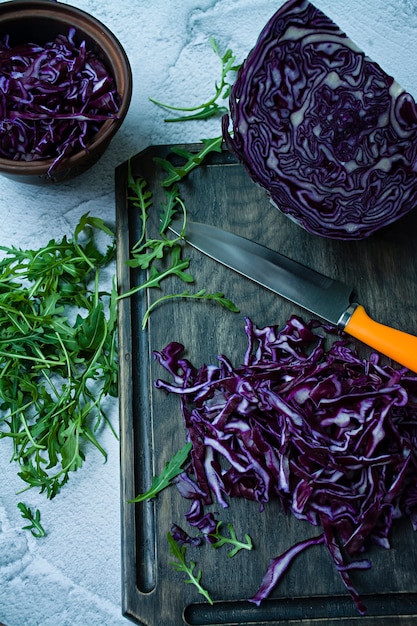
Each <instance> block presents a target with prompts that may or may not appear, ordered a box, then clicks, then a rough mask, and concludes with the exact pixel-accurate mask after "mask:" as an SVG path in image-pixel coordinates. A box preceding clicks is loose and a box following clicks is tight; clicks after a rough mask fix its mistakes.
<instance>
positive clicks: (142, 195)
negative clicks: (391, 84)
mask: <svg viewBox="0 0 417 626" xmlns="http://www.w3.org/2000/svg"><path fill="white" fill-rule="evenodd" d="M182 154H183V152H182ZM190 154H191V153H190ZM167 163H168V161H167ZM129 165H130V164H129ZM128 181H129V182H128V184H129V189H130V191H131V193H132V194H133V195H131V196H129V197H130V200H131V201H132V203H133V205H134V206H135V207H137V208H138V209H139V211H140V218H141V223H142V229H141V234H140V237H139V239H138V241H137V242H136V243H135V245H134V246H133V247H132V249H131V254H130V258H129V259H128V260H127V261H126V264H127V265H128V266H129V267H131V268H138V269H141V270H148V276H147V279H146V280H144V281H143V282H141V283H140V284H138V285H136V286H135V287H132V288H131V289H129V290H128V291H125V292H124V293H121V294H120V295H118V296H117V300H121V299H122V298H128V297H130V296H132V295H133V294H135V293H138V292H140V291H144V290H146V289H151V288H158V289H160V288H161V283H162V281H163V280H164V279H166V278H168V277H170V276H176V277H177V278H179V279H180V280H182V281H183V282H185V283H192V282H194V278H193V276H192V275H191V274H190V273H188V272H187V271H186V270H187V269H188V268H189V265H190V259H183V258H182V252H183V247H182V245H181V241H182V238H183V236H184V233H185V231H186V224H187V211H186V207H185V204H184V202H183V200H182V198H181V197H180V193H179V188H178V185H177V184H173V186H171V187H170V189H165V200H164V202H162V204H161V207H160V219H159V223H160V228H159V234H160V237H159V238H156V239H152V238H149V237H147V236H146V232H147V223H148V219H149V210H150V208H151V206H152V194H151V192H149V190H148V187H147V183H146V181H145V180H144V179H143V178H141V177H138V178H137V179H135V178H134V177H133V176H132V173H131V170H130V167H129V171H128ZM178 212H180V213H181V215H182V220H183V227H182V230H181V233H180V234H179V236H178V237H173V238H169V237H168V236H167V235H166V232H167V230H168V227H169V225H170V223H171V222H172V220H173V218H174V217H176V216H177V214H178ZM158 261H161V262H162V261H163V263H162V268H161V269H158V267H157V265H156V263H157V262H158ZM174 298H193V299H200V300H212V301H213V302H217V303H218V304H220V305H221V306H224V307H225V308H226V309H228V310H229V311H233V312H234V313H237V312H239V309H238V308H237V307H236V306H235V305H234V304H233V302H232V301H231V300H229V299H228V298H225V296H224V294H222V293H219V292H217V293H207V292H206V290H205V289H200V290H199V291H198V292H197V293H194V294H193V293H191V292H190V291H189V290H188V289H187V290H185V291H183V292H181V293H177V294H168V295H164V296H162V297H160V298H158V299H157V300H156V301H154V302H153V303H152V304H150V306H149V307H148V309H147V311H146V312H145V314H144V316H143V319H142V328H145V327H146V324H147V322H148V319H149V316H150V314H151V312H152V311H153V310H154V309H155V308H156V307H157V306H158V305H160V304H161V303H163V302H165V301H167V300H172V299H174Z"/></svg>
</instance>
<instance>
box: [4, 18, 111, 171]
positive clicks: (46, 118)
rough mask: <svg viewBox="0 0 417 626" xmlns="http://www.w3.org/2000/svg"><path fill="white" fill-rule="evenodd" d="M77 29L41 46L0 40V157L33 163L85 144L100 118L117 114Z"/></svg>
mask: <svg viewBox="0 0 417 626" xmlns="http://www.w3.org/2000/svg"><path fill="white" fill-rule="evenodd" d="M75 37H76V30H75V28H71V29H70V30H69V33H68V36H65V35H59V36H58V37H56V39H55V40H54V41H51V42H48V43H46V44H45V45H38V44H34V43H27V44H17V45H13V46H11V45H10V43H9V37H8V36H6V37H5V38H4V39H3V40H2V41H1V42H0V67H1V72H0V120H1V121H0V156H1V157H2V158H6V159H13V160H22V161H34V160H39V159H54V161H53V165H52V167H51V170H52V169H56V168H57V166H58V165H59V164H60V163H61V161H62V160H63V158H64V157H66V156H69V155H71V154H73V153H76V152H78V151H80V150H82V149H84V148H86V147H87V143H88V142H89V141H90V140H91V139H92V137H93V136H94V135H95V134H96V133H97V131H98V129H99V128H100V126H101V125H102V124H103V122H104V121H106V120H108V119H110V118H115V117H117V112H118V110H119V96H118V94H117V91H116V88H115V84H114V80H113V78H112V76H111V75H110V74H109V72H108V71H107V69H106V67H105V66H104V64H103V63H102V61H101V60H100V59H99V58H98V57H97V56H96V55H95V54H94V53H93V52H92V51H90V50H87V48H86V44H85V41H82V42H81V44H80V45H77V44H76V43H75Z"/></svg>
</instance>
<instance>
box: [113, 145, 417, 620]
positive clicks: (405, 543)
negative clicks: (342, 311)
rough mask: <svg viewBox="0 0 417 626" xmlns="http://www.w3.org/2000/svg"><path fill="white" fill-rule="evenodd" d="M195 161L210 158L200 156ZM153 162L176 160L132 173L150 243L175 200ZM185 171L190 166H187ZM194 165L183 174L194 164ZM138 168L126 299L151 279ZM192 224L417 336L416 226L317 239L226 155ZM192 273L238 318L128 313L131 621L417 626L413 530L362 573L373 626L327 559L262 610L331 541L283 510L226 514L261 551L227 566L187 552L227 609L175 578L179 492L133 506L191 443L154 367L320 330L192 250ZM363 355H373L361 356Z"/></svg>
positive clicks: (126, 235) (124, 491) (220, 558)
mask: <svg viewBox="0 0 417 626" xmlns="http://www.w3.org/2000/svg"><path fill="white" fill-rule="evenodd" d="M183 147H186V148H187V149H188V150H189V151H197V150H198V149H199V147H200V146H198V145H187V146H183ZM154 157H162V158H167V157H169V158H170V159H172V160H173V162H174V163H176V161H177V160H178V158H177V157H176V156H174V155H172V153H171V149H170V146H155V147H151V148H149V149H147V150H145V151H144V152H141V153H140V154H138V155H137V156H135V157H134V158H132V159H131V161H130V167H131V171H132V174H133V176H135V177H136V176H139V175H140V176H142V177H143V178H144V179H145V180H146V181H147V182H148V188H149V190H150V191H151V192H152V194H153V201H154V208H155V210H154V211H153V212H152V218H151V220H150V223H151V225H150V230H152V228H153V229H157V226H158V219H159V206H160V203H161V202H162V201H163V199H164V191H163V189H162V187H161V181H162V179H163V178H164V177H165V173H164V171H163V170H162V169H161V168H160V167H159V166H157V165H156V164H155V162H154ZM180 161H181V160H180ZM181 163H182V161H181ZM128 166H129V164H128V163H127V162H126V163H123V164H122V165H120V166H119V167H118V168H117V170H116V204H117V248H118V283H119V292H120V293H121V292H124V291H127V290H128V289H130V288H131V287H133V286H135V285H138V284H141V283H142V282H143V279H144V277H143V276H141V275H139V274H138V272H137V271H136V270H130V269H129V268H128V266H127V265H126V260H127V259H128V258H129V256H130V250H131V248H132V246H133V245H134V244H135V243H136V241H137V240H138V238H139V233H140V227H141V224H140V220H139V214H138V211H137V209H135V208H134V207H133V206H132V204H131V203H130V201H129V199H128V196H129V191H128V187H127V176H128ZM180 188H181V196H182V198H183V199H184V201H185V204H186V206H187V210H188V215H189V218H190V219H193V220H199V221H206V222H207V223H210V224H214V225H217V226H220V227H223V228H225V229H228V230H231V231H234V232H236V233H237V234H240V235H243V236H245V237H249V238H252V239H254V240H256V241H258V242H260V243H262V244H264V245H267V246H269V247H271V248H274V249H276V250H278V251H279V252H282V253H283V254H285V255H287V256H289V257H291V258H294V259H295V260H297V261H300V262H302V263H304V264H306V265H309V266H310V267H313V268H314V269H316V270H318V271H321V272H323V273H326V274H327V275H329V276H331V277H333V278H338V279H340V280H343V281H345V282H347V283H349V284H352V285H354V287H355V288H356V292H357V295H358V299H359V301H360V302H361V303H362V304H364V305H365V307H366V308H367V310H368V312H369V314H371V315H372V316H373V317H374V318H376V319H378V321H381V322H383V323H386V324H390V325H394V326H397V327H399V328H401V329H403V330H405V331H407V332H410V333H412V334H417V316H416V314H415V305H416V302H417V270H416V266H417V236H416V234H417V212H416V211H414V212H412V213H410V214H409V215H408V216H406V217H405V218H403V219H402V220H400V221H399V222H397V223H396V224H394V225H392V226H389V227H387V228H386V229H382V230H380V231H379V232H378V233H377V234H375V235H374V236H372V237H371V238H369V239H367V240H364V241H361V242H343V241H333V240H327V239H323V238H317V237H316V236H314V235H310V234H309V233H307V232H305V231H304V230H302V229H301V228H300V227H299V226H297V225H296V224H294V223H293V222H291V220H289V219H288V218H287V217H286V216H284V215H282V214H281V213H280V212H279V211H278V210H277V209H275V208H274V207H273V206H272V205H271V204H270V203H269V201H268V198H267V196H266V193H265V192H264V191H263V190H262V189H260V188H259V187H257V186H256V185H255V184H254V183H253V182H252V181H251V180H250V179H249V178H248V176H247V174H246V173H245V171H244V170H243V168H242V166H241V165H240V164H238V163H237V162H236V160H235V158H234V157H233V156H231V155H230V154H229V153H228V152H227V151H224V152H222V153H221V154H218V153H215V154H213V155H211V156H210V157H209V158H208V159H207V161H206V162H205V164H204V165H202V166H200V167H198V168H197V169H195V170H194V171H193V172H192V173H191V174H190V175H189V176H188V177H187V178H186V179H185V180H184V182H181V183H180ZM186 253H187V254H186V255H187V257H188V256H189V258H191V265H190V272H191V273H192V275H193V276H194V278H195V284H194V285H193V286H190V289H191V288H192V289H193V290H195V291H197V290H198V289H202V288H205V289H207V290H208V291H211V292H216V291H221V292H223V293H224V294H225V295H226V296H227V297H228V298H230V299H231V300H233V301H234V303H235V304H236V305H237V306H238V307H239V309H240V313H239V314H234V313H231V312H229V311H227V310H225V309H223V308H221V307H220V306H219V305H216V304H214V303H210V302H198V301H186V300H172V301H169V302H167V303H165V304H163V305H161V306H159V307H157V308H156V309H155V310H154V311H153V313H152V314H151V317H150V322H149V325H148V327H147V329H146V330H145V331H143V330H142V329H141V322H142V317H143V314H144V312H145V310H146V308H147V306H148V305H149V303H150V302H151V301H152V299H154V298H155V297H158V296H160V295H161V293H157V294H155V293H142V292H140V293H139V295H136V296H133V297H131V298H130V299H124V300H123V299H122V300H121V301H120V307H119V353H120V421H121V424H120V425H121V521H122V561H123V562H122V568H123V580H122V590H123V594H122V595H123V599H122V604H123V613H124V614H125V615H126V616H127V617H129V618H130V619H132V620H133V621H134V622H137V623H138V624H144V625H146V626H180V625H182V624H189V625H191V626H213V625H217V624H219V625H220V624H221V625H223V626H224V625H229V626H232V625H233V626H241V625H245V626H246V625H247V626H249V625H251V626H271V625H277V626H278V625H281V624H282V625H290V624H291V625H292V626H293V625H294V624H297V625H303V626H313V624H314V625H315V626H317V625H318V624H326V625H327V626H331V625H335V626H348V625H349V626H351V625H352V626H353V625H354V624H355V625H356V624H364V625H368V624H372V625H373V626H374V625H384V626H395V625H397V624H398V625H400V624H401V626H411V625H412V624H413V625H414V624H416V623H417V567H416V566H417V536H416V535H415V534H413V532H412V530H411V527H410V524H409V523H408V521H407V520H403V521H401V522H399V523H397V524H396V525H395V527H394V532H393V535H392V549H391V550H383V549H381V548H373V549H371V550H370V551H369V552H368V553H367V555H366V556H368V557H369V558H371V559H372V563H373V567H372V570H371V571H366V572H357V573H356V574H355V575H353V578H354V582H355V584H356V586H357V588H358V590H359V592H360V593H361V594H362V597H363V600H364V602H365V604H366V605H367V607H368V615H367V616H366V617H360V616H359V614H358V613H357V610H356V608H355V606H354V605H353V602H352V600H351V598H350V596H349V595H348V594H347V592H346V590H345V588H344V587H343V585H342V583H341V581H340V578H339V576H338V574H337V573H336V571H335V568H334V565H333V563H332V561H331V559H330V557H329V555H328V553H327V550H326V549H324V548H323V547H321V546H316V547H314V548H310V549H309V550H308V551H306V552H305V553H304V554H301V555H300V556H299V557H298V558H297V560H296V561H295V562H294V563H293V565H292V566H291V568H290V571H289V572H288V573H287V575H286V576H285V577H284V579H283V580H282V582H281V583H280V584H279V586H278V587H277V589H276V590H275V592H274V593H273V595H272V596H271V598H270V599H268V600H267V601H264V602H263V603H262V604H261V606H260V607H256V606H255V605H254V604H252V603H249V602H248V601H247V598H249V597H250V596H251V595H253V594H254V593H255V591H256V590H257V589H258V586H259V585H260V583H261V580H262V577H263V575H264V572H265V570H266V567H267V565H268V563H269V560H270V559H271V558H273V557H275V556H278V555H279V554H281V553H282V552H284V551H285V550H286V549H288V548H289V547H291V546H292V545H293V544H294V543H295V542H298V541H300V540H302V539H306V538H308V537H311V536H313V535H316V534H318V532H319V529H315V528H313V527H311V526H310V525H309V524H307V523H304V522H300V521H298V520H296V519H295V518H293V516H291V515H288V516H287V515H285V514H284V513H283V512H282V510H280V507H279V504H278V503H277V502H272V503H270V504H269V505H268V507H266V509H265V511H264V512H263V513H260V512H259V505H257V504H256V503H253V502H247V501H235V502H232V503H231V506H230V507H229V508H228V509H226V510H225V511H219V515H220V517H221V519H222V521H224V522H228V521H231V522H233V525H234V527H235V530H236V531H237V534H238V537H239V536H241V537H243V535H244V534H245V533H249V534H250V535H251V537H252V539H253V542H254V546H255V549H254V550H252V551H251V552H248V551H243V550H242V551H240V552H239V553H238V554H237V555H236V556H235V557H234V558H233V559H228V558H227V556H226V550H225V548H222V549H221V550H213V549H210V547H209V546H204V547H202V548H188V549H187V560H193V561H195V562H196V564H197V569H201V570H202V574H203V579H202V582H203V584H204V586H205V587H206V588H207V589H208V590H209V591H210V594H211V596H212V598H213V599H214V600H215V602H214V605H210V604H208V603H207V602H205V601H204V598H203V597H202V596H201V595H199V594H198V593H197V590H196V588H195V587H194V585H187V584H185V583H184V575H183V574H182V573H179V572H176V571H175V570H174V569H173V568H172V566H171V565H170V561H171V560H172V557H171V555H170V554H169V548H168V543H167V539H166V535H167V532H168V531H169V529H170V526H171V523H173V522H174V523H177V524H179V525H183V526H184V527H187V524H186V522H185V521H184V514H185V512H186V511H187V510H188V503H187V502H185V501H184V500H183V499H182V498H181V496H180V495H179V493H178V492H177V490H176V488H175V487H172V488H169V489H166V490H165V491H163V492H161V493H160V494H159V495H158V497H157V498H156V499H154V500H153V501H151V502H146V503H140V504H129V503H128V500H129V499H131V498H133V497H134V496H135V495H137V494H138V493H141V492H143V491H145V490H146V489H147V488H148V487H149V485H150V482H151V479H152V476H153V475H154V474H159V473H160V472H161V471H162V469H163V467H164V466H165V464H166V463H167V461H169V460H170V458H171V457H172V456H173V454H174V453H175V452H177V451H178V450H179V449H180V448H181V447H182V446H183V445H184V441H185V429H184V426H183V423H182V416H181V414H180V409H179V403H178V398H177V397H172V396H166V395H165V394H164V393H163V392H162V391H158V390H155V389H154V387H153V382H154V380H155V379H157V378H164V379H166V376H165V371H161V367H160V366H159V365H158V363H157V362H156V361H155V360H154V359H153V357H152V351H153V350H161V349H163V348H164V347H165V346H166V345H167V344H168V343H169V342H170V341H178V342H180V343H183V344H184V346H185V349H186V353H185V355H186V357H187V358H188V359H190V360H191V361H192V362H193V363H194V365H195V366H196V367H200V366H201V365H202V364H203V363H206V364H210V363H214V364H215V363H217V359H216V357H217V355H218V354H226V355H227V356H228V357H229V358H230V359H231V360H232V362H233V363H234V364H236V365H237V364H240V363H241V362H242V361H243V356H244V351H245V348H246V336H245V334H244V318H245V317H246V316H248V317H250V318H251V319H252V320H253V321H254V322H255V323H256V324H257V325H258V326H265V325H270V324H274V325H278V326H283V325H284V324H285V322H286V320H287V319H288V318H289V317H290V316H291V315H293V314H297V315H301V316H302V317H303V318H304V319H308V314H306V313H305V312H304V311H303V310H302V309H299V308H297V307H296V306H295V305H293V304H291V303H289V302H286V301H285V300H283V299H282V298H279V297H278V296H276V295H274V294H272V293H271V292H269V291H267V290H266V289H263V288H262V287H259V286H257V285H255V284H254V283H252V282H251V281H249V280H247V279H245V278H243V277H240V276H238V275H237V274H236V273H234V272H232V271H231V270H228V269H226V268H224V267H222V266H220V265H219V264H217V263H216V262H215V261H213V260H211V259H209V258H207V257H205V256H203V255H202V254H199V253H198V252H197V251H195V250H192V249H188V248H187V251H186ZM184 288H185V286H184V284H183V283H179V282H177V283H176V282H175V281H172V282H170V283H166V284H165V285H164V287H163V289H164V292H163V293H168V292H172V293H175V292H177V293H178V292H179V291H183V290H184ZM359 350H360V352H362V353H363V354H364V355H369V352H370V351H369V350H368V349H367V348H366V347H364V346H359Z"/></svg>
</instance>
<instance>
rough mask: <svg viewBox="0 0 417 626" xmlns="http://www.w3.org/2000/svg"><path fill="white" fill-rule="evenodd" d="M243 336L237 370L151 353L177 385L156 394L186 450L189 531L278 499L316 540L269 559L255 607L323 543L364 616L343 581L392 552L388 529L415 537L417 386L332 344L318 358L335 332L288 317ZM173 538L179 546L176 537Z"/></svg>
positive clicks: (249, 328) (168, 351) (403, 373)
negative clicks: (176, 413)
mask: <svg viewBox="0 0 417 626" xmlns="http://www.w3.org/2000/svg"><path fill="white" fill-rule="evenodd" d="M245 331H246V335H247V339H248V348H247V351H246V354H245V358H244V360H243V364H241V365H239V366H237V367H236V366H233V364H232V363H231V362H230V360H229V359H228V358H227V357H226V356H224V355H223V356H219V357H218V360H219V363H218V365H217V366H215V365H210V366H207V365H203V366H202V367H200V368H196V367H195V366H193V365H192V363H190V362H189V361H188V360H187V359H186V358H184V357H183V354H182V353H183V350H184V347H183V345H182V344H179V343H176V342H173V343H170V344H169V345H168V346H167V347H166V348H165V349H164V350H163V351H162V352H155V353H154V356H155V358H156V359H158V361H159V363H160V364H161V365H162V366H163V367H164V368H165V369H166V370H167V371H168V372H169V373H170V374H171V376H172V379H173V380H172V382H167V381H163V380H157V381H156V382H155V385H156V387H157V388H160V389H163V390H165V391H166V392H168V393H175V394H178V395H179V397H180V400H181V408H182V413H183V416H184V420H185V426H186V431H187V437H188V440H189V441H191V442H192V445H193V447H192V452H191V456H192V462H191V463H190V466H189V467H188V468H186V471H185V472H184V473H183V475H182V476H181V478H180V480H179V482H178V484H177V486H178V489H179V491H180V493H181V495H182V496H183V497H185V498H188V499H189V500H190V501H191V508H190V510H189V512H188V513H187V515H186V518H187V521H188V522H189V524H190V525H191V526H192V527H193V528H196V529H198V530H199V531H200V532H202V533H206V534H209V533H211V532H213V529H215V528H216V520H215V519H214V518H213V515H212V513H211V512H210V511H207V506H208V505H210V504H212V503H216V504H217V505H221V506H222V507H228V506H229V501H230V498H236V497H238V498H246V499H248V500H253V501H256V502H259V506H260V511H261V512H260V514H262V511H263V510H264V509H265V507H267V506H268V503H269V502H270V501H271V500H272V499H273V500H278V501H279V502H280V503H281V504H282V507H283V510H284V511H285V512H290V513H292V514H293V515H294V516H295V517H296V518H297V519H300V520H306V521H307V522H309V523H310V524H312V525H313V526H315V527H319V528H321V534H319V535H317V532H316V533H315V536H314V537H310V538H306V539H303V540H301V541H300V542H298V543H297V544H295V545H293V546H289V548H288V550H287V551H286V552H285V553H284V554H281V555H278V556H274V555H271V556H274V558H273V559H272V560H271V563H270V565H269V567H268V568H267V570H266V573H265V577H264V579H263V581H262V583H261V584H260V587H259V589H258V591H257V592H256V593H255V594H254V595H253V596H252V598H251V600H252V601H253V602H255V603H256V604H259V603H260V602H261V601H262V600H263V599H264V598H266V597H267V596H268V595H269V593H270V592H271V591H272V589H273V588H274V587H275V586H276V584H277V583H278V582H279V580H280V579H281V577H282V576H283V575H284V573H285V572H286V570H287V568H288V566H289V565H290V563H291V561H292V560H293V559H294V558H295V557H296V556H297V554H299V553H300V552H301V551H303V550H305V549H307V548H308V547H310V546H312V545H317V544H323V545H324V546H325V547H326V548H327V549H328V551H329V553H330V555H331V557H332V559H333V562H334V564H335V567H336V570H337V572H338V573H339V575H340V576H341V578H342V580H343V583H344V584H345V586H346V588H347V589H348V591H349V592H350V594H351V596H352V598H353V600H354V602H355V604H356V606H357V608H358V610H359V611H360V613H364V612H365V607H364V605H363V603H362V601H361V599H360V596H359V593H358V592H357V590H356V589H355V587H354V585H353V583H352V580H351V576H350V572H351V570H354V569H367V568H369V567H370V566H371V563H370V561H369V560H367V559H363V558H359V555H362V554H363V552H364V551H365V549H366V548H367V546H369V544H370V543H374V544H376V545H378V546H381V547H383V548H389V547H390V531H391V528H392V525H393V522H394V520H395V519H398V518H400V517H407V518H409V519H410V522H411V524H412V527H413V529H414V530H417V377H416V376H415V375H414V374H410V373H409V372H408V371H407V370H405V369H404V368H403V369H399V370H395V369H393V368H392V367H390V366H387V365H381V364H380V363H379V360H378V359H379V357H378V355H377V354H373V355H371V357H370V359H369V360H365V359H361V358H359V356H358V355H357V353H356V351H355V349H354V348H353V347H352V346H351V345H350V344H348V343H347V342H346V341H345V340H344V339H343V338H340V337H339V338H337V339H336V340H335V341H333V343H332V345H331V347H330V348H326V342H327V341H328V340H329V336H330V337H331V338H332V340H333V339H334V335H333V333H335V332H336V330H335V329H334V328H332V327H327V326H326V327H324V326H322V325H320V323H319V322H317V321H310V322H304V321H302V320H301V319H300V318H298V317H295V316H294V317H292V318H291V319H290V320H289V321H288V322H287V324H286V326H285V327H284V328H283V329H281V330H279V329H278V328H277V327H275V326H267V327H265V328H258V327H256V326H255V325H254V324H253V323H252V322H251V321H250V320H249V319H247V323H246V328H245ZM326 331H329V332H330V333H331V334H330V335H329V334H328V332H326ZM176 536H178V539H180V540H181V541H184V534H183V533H182V532H180V531H178V528H177V531H176ZM208 540H209V538H208ZM269 541H270V542H271V538H270V539H269Z"/></svg>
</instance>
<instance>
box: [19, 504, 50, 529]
mask: <svg viewBox="0 0 417 626" xmlns="http://www.w3.org/2000/svg"><path fill="white" fill-rule="evenodd" d="M17 506H18V508H19V509H20V511H21V513H22V517H23V519H27V520H29V522H30V523H29V524H28V525H27V526H23V527H22V530H30V532H31V533H32V535H33V536H34V537H36V538H39V537H45V535H46V532H45V529H44V528H43V526H42V524H41V514H40V511H39V510H38V509H36V510H35V513H32V511H31V509H30V508H29V507H27V506H26V504H24V503H23V502H19V503H18V505H17Z"/></svg>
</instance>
